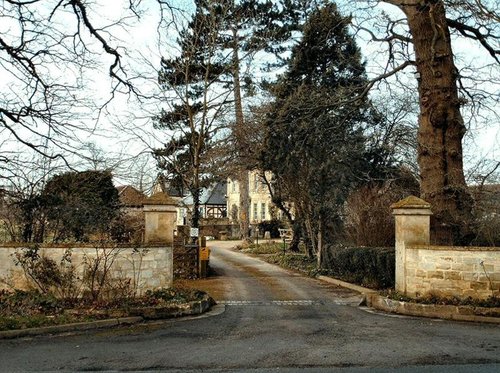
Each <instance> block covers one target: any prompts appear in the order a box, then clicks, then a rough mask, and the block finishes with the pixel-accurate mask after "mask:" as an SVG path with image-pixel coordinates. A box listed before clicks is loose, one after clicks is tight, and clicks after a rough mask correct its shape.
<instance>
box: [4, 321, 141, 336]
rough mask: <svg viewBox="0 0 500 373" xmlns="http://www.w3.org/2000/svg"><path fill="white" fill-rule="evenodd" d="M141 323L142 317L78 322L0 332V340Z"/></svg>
mask: <svg viewBox="0 0 500 373" xmlns="http://www.w3.org/2000/svg"><path fill="white" fill-rule="evenodd" d="M142 321H143V318H142V317H140V316H139V317H137V316H132V317H120V318H117V319H106V320H97V321H89V322H78V323H72V324H62V325H51V326H42V327H40V328H30V329H15V330H4V331H0V339H11V338H20V337H28V336H36V335H42V334H56V333H57V334H59V333H66V332H74V331H84V330H93V329H101V328H110V327H113V326H117V325H132V324H136V323H138V322H142Z"/></svg>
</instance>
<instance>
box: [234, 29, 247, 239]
mask: <svg viewBox="0 0 500 373" xmlns="http://www.w3.org/2000/svg"><path fill="white" fill-rule="evenodd" d="M233 42H234V44H233V90H234V110H235V118H236V123H235V126H234V134H235V139H236V145H237V147H238V152H239V153H240V156H241V152H243V151H245V149H247V148H246V146H245V142H246V141H245V138H244V137H245V136H244V134H245V131H244V128H243V126H244V125H245V121H244V118H243V104H242V99H241V85H240V59H239V56H238V48H239V46H238V33H237V31H236V29H233ZM238 168H239V172H238V183H239V192H240V216H239V218H240V219H239V220H240V238H241V239H246V238H248V237H249V234H248V233H249V221H250V219H249V211H250V198H249V190H248V170H247V169H246V167H245V166H244V165H243V164H240V165H239V167H238Z"/></svg>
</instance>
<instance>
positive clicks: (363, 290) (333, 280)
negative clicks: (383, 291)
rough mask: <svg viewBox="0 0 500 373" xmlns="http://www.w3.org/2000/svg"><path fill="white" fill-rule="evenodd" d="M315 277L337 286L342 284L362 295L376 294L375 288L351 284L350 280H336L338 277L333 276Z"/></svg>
mask: <svg viewBox="0 0 500 373" xmlns="http://www.w3.org/2000/svg"><path fill="white" fill-rule="evenodd" d="M317 279H319V280H321V281H324V282H328V283H330V284H333V285H338V286H342V287H343V288H347V289H350V290H354V291H357V292H358V293H361V294H363V295H368V294H377V291H376V290H373V289H368V288H364V287H362V286H359V285H355V284H351V283H350V282H345V281H342V280H338V279H336V278H333V277H328V276H318V277H317Z"/></svg>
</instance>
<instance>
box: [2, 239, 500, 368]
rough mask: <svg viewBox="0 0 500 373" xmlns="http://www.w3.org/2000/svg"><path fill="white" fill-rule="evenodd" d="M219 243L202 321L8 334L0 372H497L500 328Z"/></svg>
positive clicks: (201, 284)
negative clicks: (402, 310)
mask: <svg viewBox="0 0 500 373" xmlns="http://www.w3.org/2000/svg"><path fill="white" fill-rule="evenodd" d="M229 244H230V243H227V242H214V243H212V255H211V266H212V267H213V268H214V269H215V271H216V273H217V276H215V277H213V278H210V279H208V280H205V281H200V282H199V283H198V285H199V287H201V288H205V289H207V290H209V292H210V293H211V294H213V296H214V297H215V299H216V300H217V301H218V302H219V306H217V307H216V308H215V309H214V310H213V311H212V312H210V313H209V314H208V315H204V316H201V317H197V318H191V319H183V320H170V321H163V322H158V323H151V324H148V325H138V326H133V327H127V328H125V327H124V328H119V329H113V330H104V331H93V332H87V333H79V334H67V335H58V336H41V337H34V338H23V339H17V340H3V341H0V371H1V372H16V371H124V370H126V371H173V372H201V371H203V372H219V371H228V372H233V371H234V372H240V371H249V372H286V373H289V372H297V371H308V372H331V371H341V372H344V371H345V372H368V371H369V372H386V371H389V372H393V371H398V372H443V371H449V372H499V371H500V327H499V326H498V325H492V324H473V323H463V322H451V321H441V320H432V319H425V318H413V317H402V316H396V315H387V314H383V313H378V312H374V311H372V310H370V309H365V308H362V307H358V303H359V299H360V297H359V295H358V294H357V293H355V292H352V291H350V290H346V289H342V288H338V287H335V286H333V285H329V284H325V283H322V282H320V281H316V280H313V279H310V278H306V277H303V276H300V275H298V274H296V273H292V272H288V271H285V270H282V269H279V268H277V267H275V266H272V265H269V264H266V263H264V262H262V261H260V260H258V259H255V258H251V257H248V256H246V255H244V254H241V253H237V252H233V251H231V250H229V248H228V245H229Z"/></svg>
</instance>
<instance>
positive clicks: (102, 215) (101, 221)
mask: <svg viewBox="0 0 500 373" xmlns="http://www.w3.org/2000/svg"><path fill="white" fill-rule="evenodd" d="M41 198H42V200H43V203H44V206H45V211H46V214H47V215H46V216H47V221H48V224H49V227H48V229H49V231H50V233H51V235H52V240H53V241H61V240H64V239H69V238H73V239H75V240H77V241H83V240H88V239H89V238H90V235H92V234H99V235H101V236H104V237H107V235H108V233H109V229H110V227H111V224H112V222H113V220H114V219H116V218H117V217H118V214H119V199H118V191H117V190H116V188H115V187H114V185H113V182H112V175H111V173H110V172H108V171H84V172H66V173H64V174H60V175H56V176H54V177H52V178H51V179H50V180H49V181H48V182H47V185H46V186H45V188H44V190H43V192H42V195H41Z"/></svg>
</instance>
